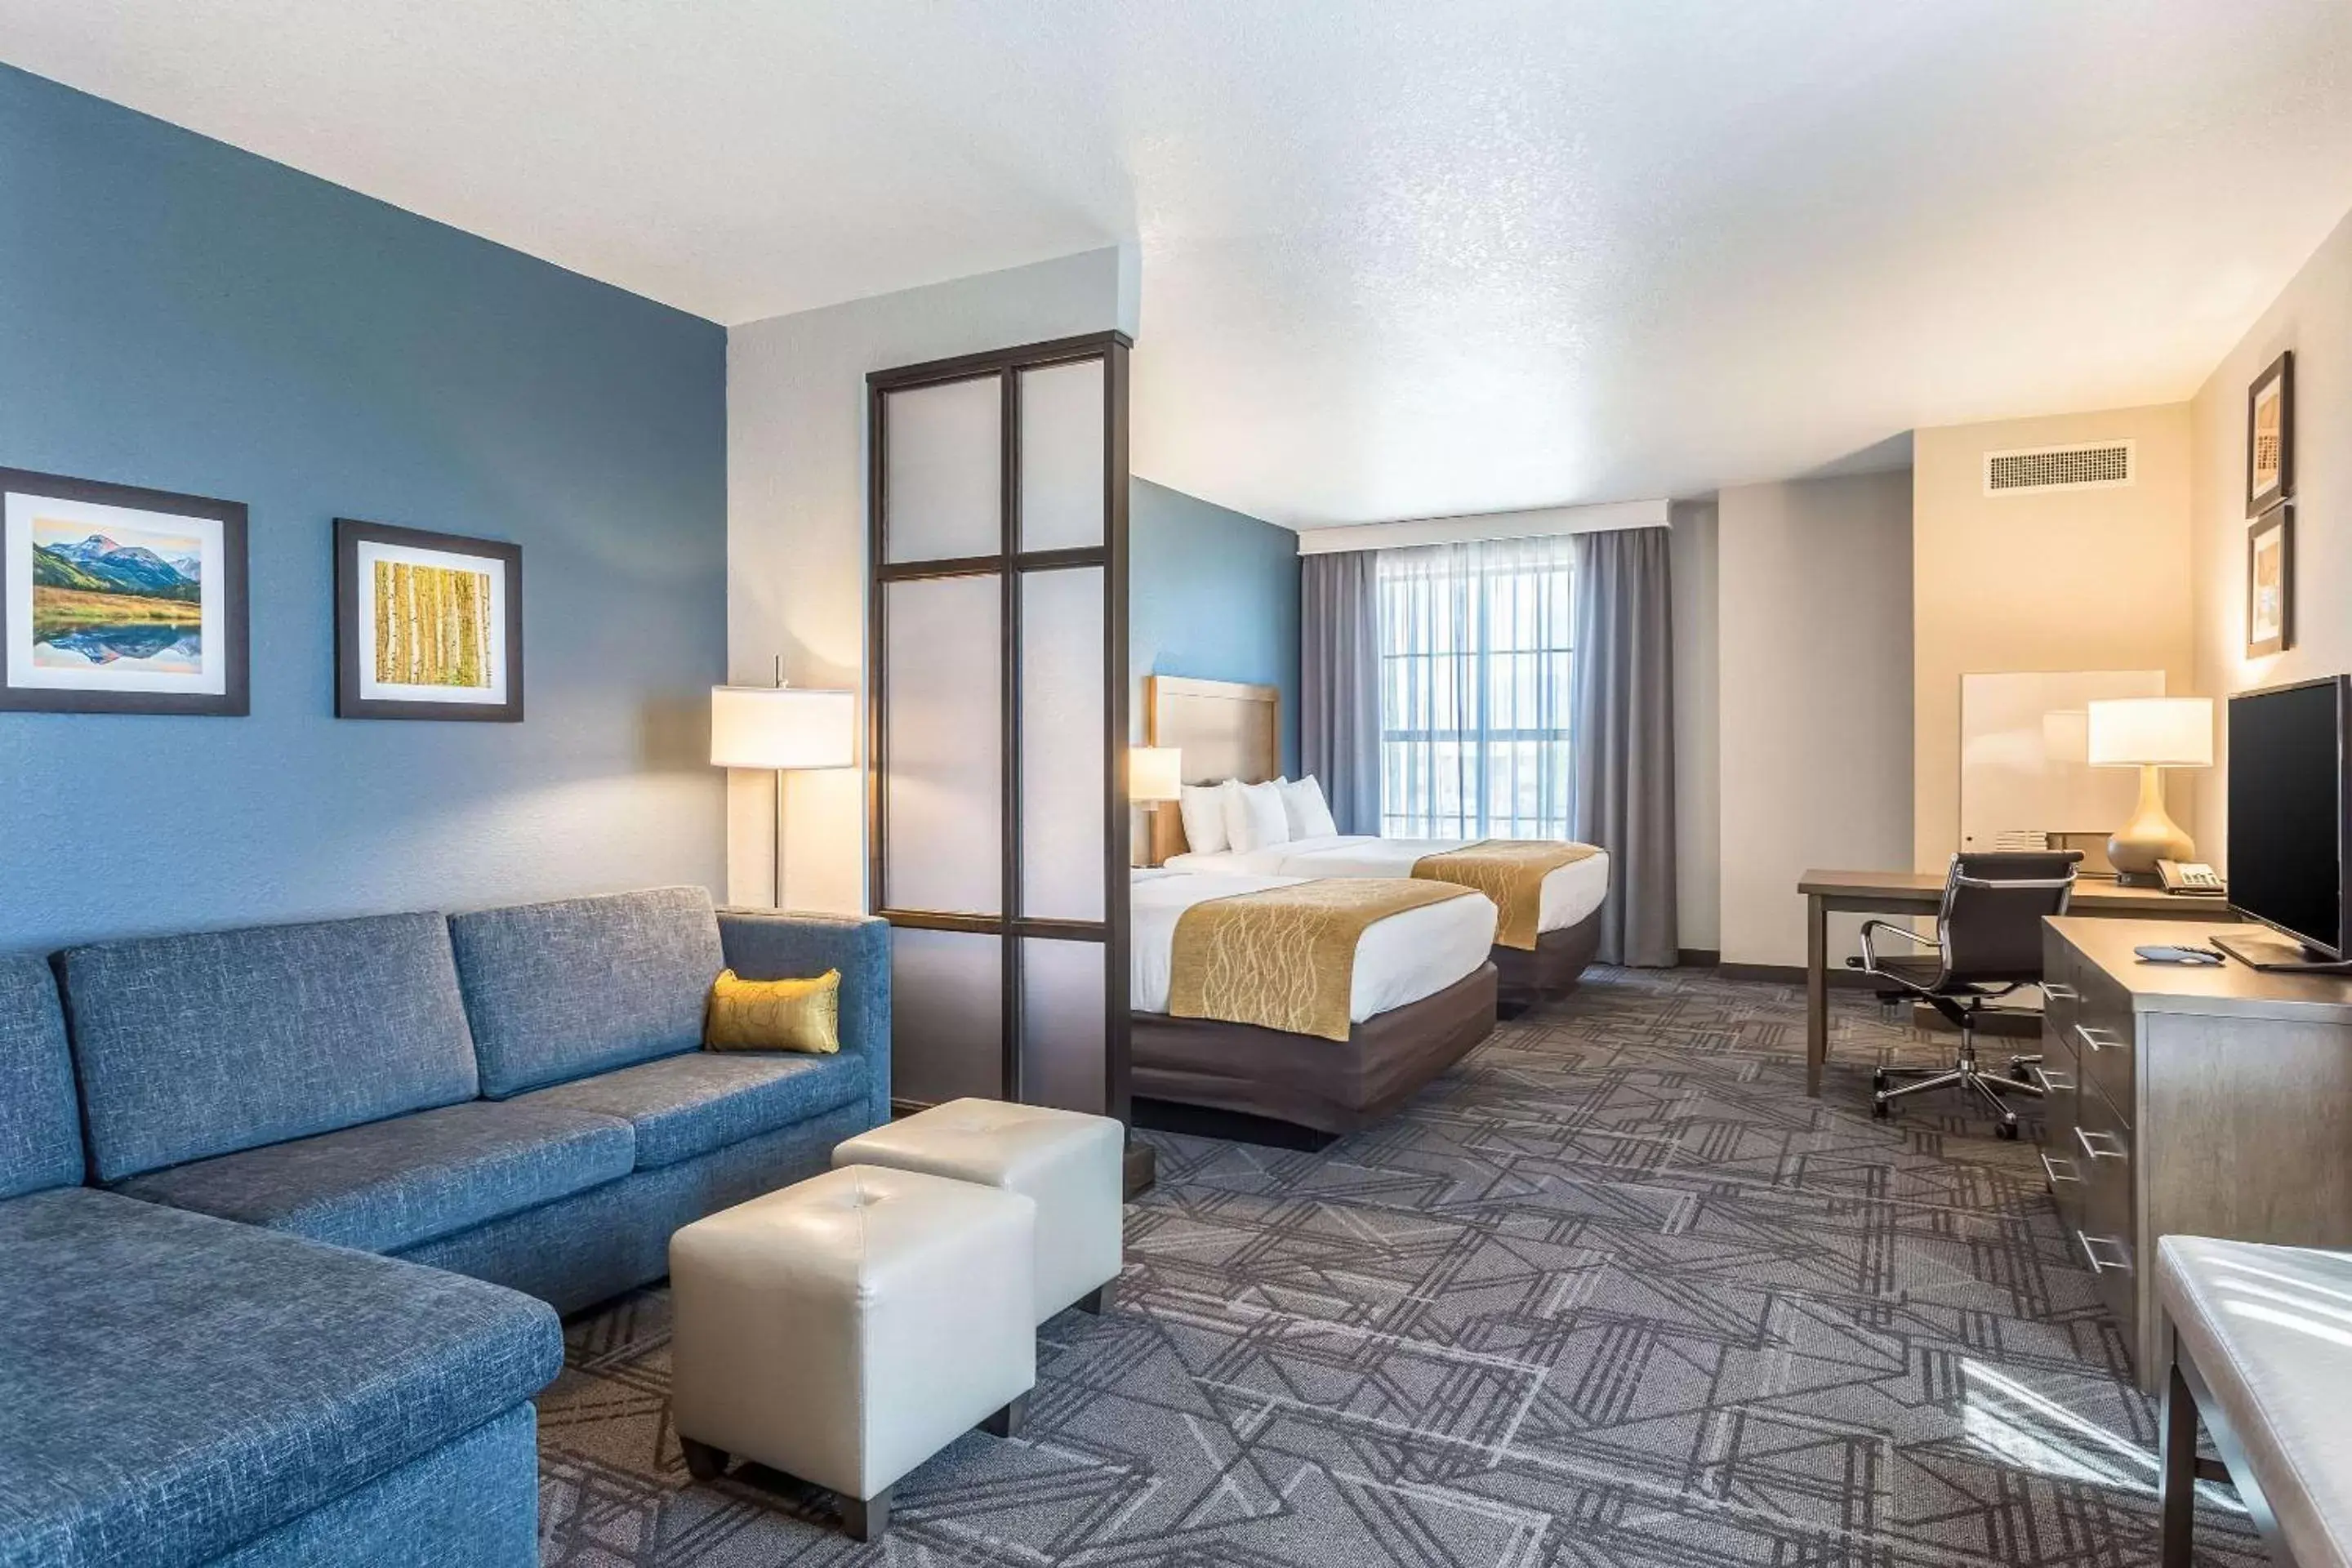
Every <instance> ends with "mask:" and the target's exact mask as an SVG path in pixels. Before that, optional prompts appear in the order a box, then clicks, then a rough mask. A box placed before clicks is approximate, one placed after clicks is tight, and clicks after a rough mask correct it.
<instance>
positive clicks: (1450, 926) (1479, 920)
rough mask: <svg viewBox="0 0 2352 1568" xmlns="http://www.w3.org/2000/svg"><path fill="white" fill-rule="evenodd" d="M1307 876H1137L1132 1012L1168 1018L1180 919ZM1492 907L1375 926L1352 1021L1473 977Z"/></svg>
mask: <svg viewBox="0 0 2352 1568" xmlns="http://www.w3.org/2000/svg"><path fill="white" fill-rule="evenodd" d="M1306 880H1307V879H1306V878H1304V877H1238V876H1227V875H1221V874H1195V873H1180V872H1175V871H1170V870H1160V871H1138V872H1136V873H1135V879H1134V882H1133V887H1132V894H1131V897H1132V899H1133V902H1134V910H1135V923H1134V927H1133V929H1132V931H1131V934H1130V937H1129V952H1130V953H1131V954H1132V968H1133V974H1132V976H1131V981H1130V985H1129V996H1128V1005H1129V1006H1130V1007H1132V1008H1134V1009H1135V1011H1137V1012H1139V1013H1165V1012H1166V1011H1168V983H1169V974H1170V971H1171V969H1172V968H1173V967H1174V965H1175V952H1176V918H1177V917H1178V916H1179V915H1181V914H1182V913H1183V912H1184V911H1185V910H1188V909H1190V908H1192V906H1193V905H1194V904H1197V903H1199V902H1201V901H1202V900H1204V899H1227V898H1231V897H1233V896H1234V894H1235V893H1254V892H1257V891H1258V890H1260V889H1265V888H1284V887H1288V886H1290V885H1291V884H1293V883H1296V882H1302V881H1306ZM1495 920H1496V915H1495V906H1494V903H1493V902H1492V901H1491V900H1488V899H1487V898H1486V897H1485V896H1484V895H1483V894H1479V893H1473V894H1471V895H1470V896H1469V897H1467V898H1463V899H1447V900H1444V902H1443V903H1435V904H1424V905H1423V906H1422V907H1421V908H1420V909H1417V910H1405V911H1404V912H1403V913H1402V914H1396V915H1391V916H1389V917H1388V918H1387V919H1386V920H1380V921H1373V922H1372V923H1371V925H1370V927H1368V928H1367V929H1366V930H1365V931H1364V935H1363V939H1362V940H1361V941H1360V942H1357V943H1356V972H1355V977H1354V982H1353V984H1352V986H1351V988H1350V990H1349V995H1348V1020H1349V1022H1350V1023H1354V1024H1360V1023H1362V1022H1363V1021H1364V1020H1365V1019H1367V1018H1370V1017H1376V1016H1379V1015H1380V1014H1382V1013H1386V1012H1389V1011H1391V1009H1393V1008H1397V1007H1402V1006H1403V1005H1405V1004H1407V1003H1408V1002H1418V1001H1420V1000H1421V999H1422V998H1423V997H1424V996H1434V995H1435V994H1437V993H1439V992H1440V991H1443V990H1444V989H1445V988H1446V987H1447V986H1449V985H1451V984H1454V982H1455V981H1457V980H1460V979H1461V978H1462V977H1463V976H1464V975H1466V974H1470V973H1475V971H1476V969H1477V967H1478V966H1479V965H1480V964H1482V963H1486V952H1487V950H1488V949H1489V948H1491V947H1493V946H1494V944H1495Z"/></svg>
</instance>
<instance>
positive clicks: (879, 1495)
mask: <svg viewBox="0 0 2352 1568" xmlns="http://www.w3.org/2000/svg"><path fill="white" fill-rule="evenodd" d="M889 1528H890V1489H889V1488H888V1487H884V1488H883V1489H881V1490H880V1491H878V1492H876V1493H875V1494H874V1495H873V1496H872V1497H870V1498H854V1497H846V1496H845V1497H844V1498H843V1499H842V1500H841V1529H842V1533H843V1534H845V1535H846V1536H848V1537H849V1539H850V1540H852V1541H871V1540H873V1539H874V1538H875V1537H876V1536H877V1535H879V1534H881V1533H882V1532H883V1531H886V1530H887V1529H889Z"/></svg>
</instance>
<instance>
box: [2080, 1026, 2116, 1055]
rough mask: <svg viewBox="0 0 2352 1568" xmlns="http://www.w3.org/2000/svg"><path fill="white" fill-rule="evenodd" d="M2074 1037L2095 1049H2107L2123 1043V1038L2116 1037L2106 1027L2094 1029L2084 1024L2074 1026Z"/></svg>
mask: <svg viewBox="0 0 2352 1568" xmlns="http://www.w3.org/2000/svg"><path fill="white" fill-rule="evenodd" d="M2074 1037H2075V1038H2076V1039H2078V1040H2080V1041H2082V1042H2083V1043H2084V1045H2086V1046H2088V1047H2091V1048H2092V1049H2093V1050H2095V1051H2104V1050H2107V1049H2109V1048H2111V1047H2117V1046H2120V1045H2122V1044H2123V1042H2122V1041H2121V1040H2119V1039H2117V1038H2116V1037H2115V1036H2114V1035H2112V1034H2110V1033H2109V1032H2108V1031H2106V1030H2105V1029H2094V1028H2091V1027H2090V1026H2087V1025H2084V1024H2077V1025H2075V1026H2074Z"/></svg>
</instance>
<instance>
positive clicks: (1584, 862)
mask: <svg viewBox="0 0 2352 1568" xmlns="http://www.w3.org/2000/svg"><path fill="white" fill-rule="evenodd" d="M1476 842H1477V840H1475V839H1472V838H1371V837H1365V836H1363V835H1361V834H1353V833H1342V834H1338V835H1335V836H1333V837H1328V838H1297V839H1293V840H1292V841H1291V842H1289V843H1287V844H1275V845H1269V846H1268V847H1265V848H1264V849H1256V850H1252V851H1250V852H1249V853H1247V854H1236V853H1234V851H1232V850H1226V851H1224V852H1223V853H1221V854H1216V855H1171V856H1170V857H1169V859H1168V865H1167V867H1166V869H1168V870H1171V871H1183V872H1188V873H1200V872H1206V873H1211V874H1213V875H1217V876H1249V877H1410V876H1412V863H1413V862H1414V861H1416V860H1418V859H1420V858H1422V857H1423V856H1424V855H1442V854H1444V852H1445V851H1447V850H1449V849H1459V848H1461V847H1463V846H1464V845H1465V844H1475V843H1476ZM1608 892H1609V852H1608V851H1607V850H1605V849H1604V850H1601V851H1599V852H1597V853H1595V854H1592V855H1589V856H1587V857H1586V858H1583V859H1581V860H1579V861H1577V862H1576V863H1575V864H1574V865H1572V866H1562V867H1561V868H1559V869H1558V870H1557V871H1554V872H1552V873H1551V874H1550V875H1549V876H1547V877H1546V878H1544V884H1543V903H1542V905H1541V906H1540V907H1539V908H1538V910H1537V912H1536V930H1537V931H1566V930H1567V929H1568V928H1569V927H1570V926H1572V925H1574V924H1576V923H1577V922H1578V921H1580V920H1582V919H1584V917H1585V916H1587V915H1589V914H1591V912H1592V911H1593V910H1597V909H1599V908H1600V907H1601V900H1602V899H1603V898H1604V897H1606V896H1607V895H1608Z"/></svg>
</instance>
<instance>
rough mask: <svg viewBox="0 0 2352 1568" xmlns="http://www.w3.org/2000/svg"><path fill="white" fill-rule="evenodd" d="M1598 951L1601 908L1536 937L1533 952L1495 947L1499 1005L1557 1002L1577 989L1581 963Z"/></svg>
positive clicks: (1522, 1008)
mask: <svg viewBox="0 0 2352 1568" xmlns="http://www.w3.org/2000/svg"><path fill="white" fill-rule="evenodd" d="M1600 951H1601V911H1600V910H1597V909H1596V910H1593V911H1592V912H1591V914H1589V915H1587V916H1585V917H1584V918H1583V919H1582V920H1580V921H1577V922H1576V924H1574V925H1572V926H1562V927H1561V928H1560V929H1559V930H1558V931H1546V932H1544V933H1543V934H1542V935H1541V936H1538V938H1536V946H1535V951H1534V952H1527V951H1526V950H1524V949H1521V948H1516V947H1496V949H1495V952H1494V957H1495V969H1496V973H1498V974H1499V975H1500V977H1501V981H1502V1005H1504V1006H1505V1007H1506V1008H1507V1009H1509V1010H1511V1011H1513V1012H1523V1011H1525V1010H1526V1009H1528V1008H1529V1007H1532V1006H1534V1005H1536V1004H1537V1003H1538V1002H1549V1001H1556V1000H1558V999H1559V997H1562V996H1565V995H1567V994H1569V993H1570V992H1571V991H1573V990H1575V989H1576V986H1577V982H1578V981H1579V980H1580V979H1581V978H1582V976H1583V974H1584V966H1585V965H1586V964H1588V963H1591V962H1592V955H1593V954H1594V953H1596V952H1600Z"/></svg>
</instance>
